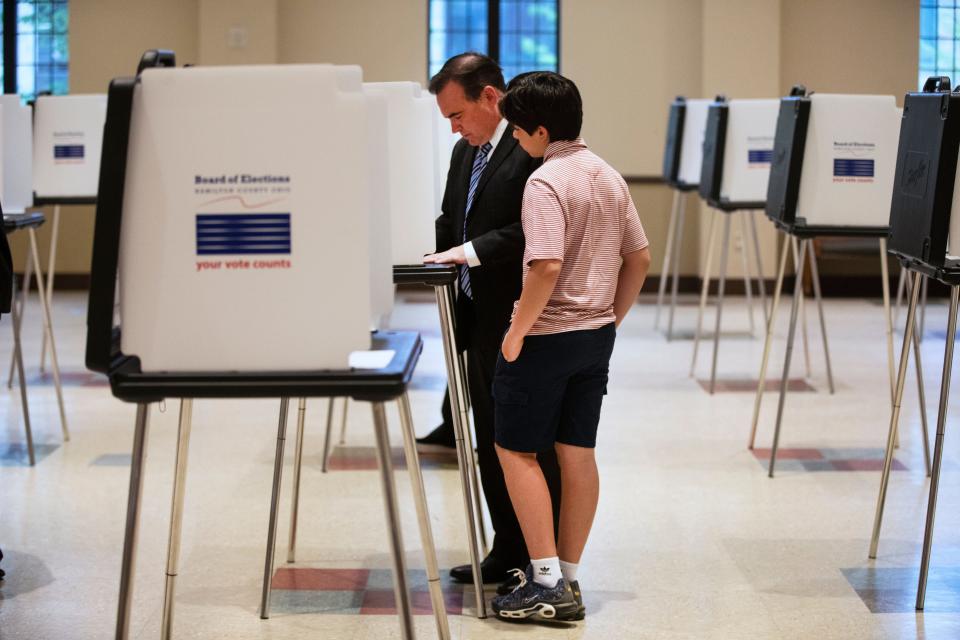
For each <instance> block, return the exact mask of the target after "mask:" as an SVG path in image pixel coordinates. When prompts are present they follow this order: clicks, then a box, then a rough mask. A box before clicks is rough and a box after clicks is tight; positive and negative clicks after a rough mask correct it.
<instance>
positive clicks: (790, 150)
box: [750, 85, 926, 477]
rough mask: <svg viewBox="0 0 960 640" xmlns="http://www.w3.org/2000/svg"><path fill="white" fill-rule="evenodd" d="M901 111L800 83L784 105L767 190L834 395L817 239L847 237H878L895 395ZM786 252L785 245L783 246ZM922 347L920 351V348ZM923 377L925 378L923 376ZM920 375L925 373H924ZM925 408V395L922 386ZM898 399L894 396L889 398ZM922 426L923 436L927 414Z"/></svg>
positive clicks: (797, 296) (796, 301) (875, 99)
mask: <svg viewBox="0 0 960 640" xmlns="http://www.w3.org/2000/svg"><path fill="white" fill-rule="evenodd" d="M899 129H900V112H899V110H898V109H897V105H896V101H895V99H894V97H893V96H878V95H841V94H819V93H818V94H811V95H807V93H806V89H805V88H804V87H803V86H802V85H798V86H796V87H794V88H793V89H792V90H791V92H790V95H788V96H785V97H784V98H782V99H781V101H780V109H779V115H778V119H777V132H776V140H775V143H774V152H773V157H774V160H773V166H772V168H771V172H770V181H769V187H768V190H767V198H766V200H767V202H766V213H767V217H769V218H770V219H771V220H772V221H773V222H774V224H775V225H776V226H777V227H778V228H779V229H781V230H782V231H784V232H785V233H787V234H788V236H789V237H788V240H787V241H788V243H789V245H790V249H791V250H792V252H793V253H794V255H795V258H794V260H795V262H796V264H797V265H799V266H798V267H797V269H796V270H797V272H800V271H802V270H803V268H804V267H803V265H804V264H806V262H807V261H809V264H810V269H811V275H812V284H813V288H814V294H815V296H816V299H817V309H818V312H819V319H820V329H821V334H822V338H823V345H824V358H825V362H826V369H827V381H828V386H829V389H830V392H831V393H833V391H834V383H833V372H832V369H831V363H830V355H829V349H828V346H827V333H826V321H825V319H824V314H823V306H822V304H821V295H820V278H819V273H818V271H817V263H816V257H815V253H814V249H813V247H812V244H811V243H812V238H815V237H818V236H848V237H861V238H878V239H879V240H880V264H881V273H882V283H881V284H882V286H883V294H884V295H883V299H884V311H885V318H886V321H887V356H888V366H889V369H890V378H891V387H890V388H891V395H892V393H893V385H894V375H893V327H892V324H891V321H890V302H889V301H890V293H889V278H888V274H887V258H886V245H885V243H886V235H887V231H888V219H889V212H888V207H889V200H890V192H891V189H892V186H893V176H894V164H895V162H896V148H897V144H896V140H897V136H898V133H899ZM785 246H786V245H785ZM786 251H787V249H786V248H785V254H784V255H782V256H781V261H780V269H779V270H778V273H777V281H776V294H775V296H774V300H775V304H776V303H777V302H779V292H780V289H781V287H782V284H783V277H784V270H785V267H786V257H787V256H786ZM800 281H801V279H800V278H797V280H796V283H795V290H794V296H793V308H792V309H791V321H790V329H789V332H788V338H787V353H786V359H785V363H784V369H783V373H782V379H781V385H780V400H779V405H778V410H777V418H776V424H775V428H774V435H773V446H772V447H771V452H770V459H769V470H768V474H769V475H770V476H771V477H772V476H773V471H774V466H775V464H776V459H777V451H778V445H779V438H780V433H781V426H782V418H783V406H784V400H785V396H786V393H787V390H788V384H787V378H788V375H789V369H790V360H791V355H792V348H793V339H794V337H795V329H796V317H797V313H798V308H799V306H800V304H802V288H801V284H800ZM771 340H772V327H769V328H768V332H767V343H766V344H765V346H764V355H763V361H762V363H761V368H760V379H761V380H763V379H764V378H765V376H766V367H767V361H768V358H769V349H770V341H771ZM917 348H919V346H918V347H917ZM918 374H919V372H918ZM918 377H919V375H918ZM764 386H765V385H764V384H763V383H758V386H757V399H756V403H755V405H754V415H753V420H754V421H753V424H752V427H751V436H750V446H751V447H752V446H753V443H754V440H755V437H756V430H757V420H758V417H759V408H760V401H761V397H762V395H763V391H764V389H763V387H764ZM920 398H921V409H922V408H923V407H922V405H923V404H924V396H923V394H922V387H921V396H920ZM891 399H892V398H891ZM921 416H924V423H923V428H924V432H925V428H926V423H925V412H924V411H921Z"/></svg>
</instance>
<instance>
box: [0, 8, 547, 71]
mask: <svg viewBox="0 0 960 640" xmlns="http://www.w3.org/2000/svg"><path fill="white" fill-rule="evenodd" d="M3 1H4V2H7V1H8V0H3ZM486 1H487V51H486V55H488V56H490V57H491V58H493V59H494V60H496V61H497V64H499V65H500V66H501V67H502V66H503V65H502V64H501V63H500V0H486ZM426 3H427V51H426V57H427V59H426V63H427V64H426V70H427V80H428V81H429V80H430V77H431V74H430V36H431V34H432V30H431V28H430V4H431V0H426ZM556 3H557V73H560V70H561V69H562V60H563V56H562V55H561V42H560V40H561V38H560V33H561V29H562V25H563V22H562V20H563V15H562V13H563V12H562V11H561V10H560V5H561V1H560V0H556ZM492 25H496V29H494V28H492Z"/></svg>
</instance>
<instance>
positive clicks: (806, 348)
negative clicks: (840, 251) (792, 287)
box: [790, 237, 813, 378]
mask: <svg viewBox="0 0 960 640" xmlns="http://www.w3.org/2000/svg"><path fill="white" fill-rule="evenodd" d="M790 242H791V244H792V245H793V265H794V268H795V270H796V272H797V278H799V279H800V281H801V282H802V281H803V260H802V259H801V258H800V256H799V255H798V251H797V239H796V237H791V238H790ZM805 298H806V296H805V295H804V293H803V286H802V285H801V287H800V302H799V307H798V313H799V314H800V324H801V336H802V338H803V361H804V365H805V366H806V377H807V378H809V377H810V376H811V375H813V374H812V373H811V372H810V340H809V337H808V336H807V311H806V307H805V306H804V302H805Z"/></svg>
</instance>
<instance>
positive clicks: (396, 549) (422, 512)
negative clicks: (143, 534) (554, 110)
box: [86, 51, 486, 638]
mask: <svg viewBox="0 0 960 640" xmlns="http://www.w3.org/2000/svg"><path fill="white" fill-rule="evenodd" d="M108 96H109V97H108V103H107V115H106V126H105V129H104V135H103V163H102V165H101V169H100V174H99V191H98V202H97V214H96V228H95V235H94V250H93V265H92V273H91V291H90V304H89V309H88V319H87V325H88V336H87V350H86V362H87V366H88V367H89V368H90V369H92V370H94V371H99V372H103V373H105V374H107V375H108V377H109V379H110V384H111V390H112V392H113V394H114V395H115V396H116V397H117V398H119V399H121V400H123V401H126V402H131V403H135V404H136V405H137V417H136V422H135V431H134V445H133V456H132V466H131V476H130V487H129V500H128V508H127V516H126V529H125V537H124V548H123V557H122V570H121V580H120V598H119V604H118V615H117V628H116V635H117V637H118V638H125V637H127V635H128V630H129V625H130V615H131V606H132V593H133V584H134V562H135V559H136V556H137V534H138V530H139V527H140V510H141V509H140V496H141V492H142V468H143V461H144V458H145V455H146V442H147V439H146V434H147V429H148V423H149V412H150V405H152V404H154V403H157V402H160V401H162V400H164V399H166V398H179V399H180V400H181V408H180V421H179V427H178V429H179V431H178V445H177V453H176V459H175V474H174V485H173V490H172V494H173V498H172V504H173V506H172V510H171V517H170V535H169V542H168V553H167V571H166V574H167V575H166V590H165V596H164V607H163V616H162V620H161V626H162V633H163V634H164V637H169V634H170V632H171V629H172V627H173V624H174V606H173V603H174V592H175V584H176V576H177V574H178V572H179V571H178V566H179V546H180V531H181V527H182V520H183V517H184V514H183V492H184V487H185V483H186V461H187V455H188V447H189V438H190V431H191V424H192V403H193V401H194V400H195V399H231V398H250V397H260V398H276V399H278V400H279V401H280V402H279V404H280V412H279V419H278V427H277V445H276V458H275V465H274V473H273V482H272V488H271V494H272V497H271V508H270V515H269V521H268V523H267V535H266V553H265V560H264V572H263V589H262V595H261V602H260V616H261V617H262V618H268V617H269V614H270V594H271V582H272V577H273V573H274V557H275V547H276V535H277V523H278V519H279V512H280V505H279V500H278V499H279V495H280V487H281V480H282V466H283V465H282V462H283V458H284V449H285V441H286V433H287V414H288V412H289V405H290V404H291V400H296V401H297V402H298V410H297V435H296V445H295V451H294V461H295V462H294V474H293V480H292V482H293V492H292V493H293V498H292V499H293V503H292V507H291V513H290V515H291V527H290V541H289V547H288V554H287V559H288V561H289V562H293V561H294V560H295V544H296V538H297V517H298V516H297V514H298V507H299V504H298V503H299V489H300V469H301V462H302V451H303V447H304V441H305V414H306V402H307V398H310V397H322V398H328V399H329V402H330V405H329V406H330V407H332V403H333V400H334V399H335V398H350V399H351V400H353V401H356V402H361V403H365V404H369V405H370V406H371V407H372V412H373V418H374V429H375V436H376V445H377V459H378V462H379V466H380V471H381V474H380V484H381V490H382V494H383V502H384V513H385V516H386V530H387V538H388V540H389V544H390V549H391V554H392V561H393V577H394V591H395V595H396V601H397V610H398V613H399V618H400V630H401V637H403V638H412V637H414V626H413V618H412V606H411V600H410V593H409V589H408V586H407V582H406V580H407V579H406V574H405V567H406V561H405V558H404V547H403V540H402V531H401V525H400V518H399V513H398V505H397V498H396V490H395V487H394V480H393V466H392V462H391V456H390V447H389V438H388V434H387V433H388V432H387V425H386V412H385V403H387V402H392V401H397V402H398V403H399V409H400V411H399V414H400V418H401V420H400V422H401V425H400V426H401V432H402V434H403V441H404V450H405V454H406V457H407V467H408V469H409V471H410V474H411V481H412V484H413V493H414V503H415V507H416V512H417V521H418V525H419V535H420V543H421V546H422V549H423V552H424V555H425V561H426V566H427V577H428V584H429V590H430V596H431V602H432V604H433V612H434V616H435V620H436V626H437V633H438V636H439V637H440V638H449V637H450V631H449V626H448V622H447V618H446V610H445V605H444V600H443V595H442V593H441V590H440V577H439V573H438V567H437V561H436V551H435V547H434V542H433V535H432V531H431V525H430V516H429V513H428V507H427V500H426V494H425V490H424V485H423V478H422V475H421V473H420V466H419V462H418V457H417V451H416V446H415V442H414V432H413V426H412V418H411V412H410V405H409V401H408V398H407V388H408V385H409V383H410V379H411V376H412V374H413V371H414V368H415V366H416V363H417V359H418V357H419V354H420V351H421V349H422V342H421V339H420V337H419V335H418V334H416V333H413V332H402V331H401V332H398V331H390V330H388V329H387V328H386V327H387V324H386V323H387V320H388V318H389V314H390V311H391V308H392V304H393V297H394V291H393V289H394V284H395V283H397V282H400V283H402V282H425V283H428V284H432V285H433V286H434V288H435V290H436V291H437V297H438V302H440V316H441V329H442V334H443V336H444V347H445V354H446V359H447V367H448V375H449V376H450V389H451V398H452V399H455V400H457V399H458V400H459V406H460V407H461V408H462V415H461V416H460V417H461V418H465V416H466V408H465V405H466V402H467V398H466V393H465V390H464V389H465V386H464V385H463V373H464V372H463V370H462V367H461V361H460V359H459V357H458V355H457V349H456V346H455V344H454V343H453V326H452V303H451V301H452V288H453V286H454V283H455V279H456V275H455V270H454V269H453V268H452V267H445V266H440V267H424V266H423V265H422V256H423V255H424V254H425V253H429V252H431V251H432V250H433V248H434V219H435V218H436V216H437V215H438V213H439V209H440V201H441V197H442V189H443V186H444V180H445V176H446V165H447V163H448V161H449V154H450V151H451V148H452V144H453V137H452V135H451V134H450V132H449V128H448V127H447V126H446V123H445V122H444V120H443V119H442V118H441V116H440V114H439V111H438V110H437V108H436V104H435V100H434V98H433V97H432V96H430V95H429V94H427V93H426V92H425V91H423V90H422V89H421V88H420V86H419V85H418V84H416V83H411V82H384V83H365V82H363V77H362V71H361V69H360V68H359V67H356V66H335V65H321V64H314V65H294V66H253V67H243V66H241V67H210V68H206V67H187V68H177V67H176V66H175V56H174V54H173V53H172V52H168V51H151V52H147V53H146V54H145V55H144V57H143V59H142V60H141V63H140V66H139V68H138V71H137V75H136V76H134V77H129V78H117V79H115V80H114V81H113V82H112V83H111V85H110V90H109V94H108ZM251 122H255V123H256V125H255V126H251ZM200 139H202V140H204V144H202V145H197V144H195V143H194V141H196V140H200ZM238 309H240V310H242V312H241V313H236V312H235V311H236V310H238ZM458 392H459V397H458V396H457V394H458ZM458 413H459V412H458ZM329 414H330V411H328V432H327V436H326V439H327V441H328V442H329ZM456 426H457V429H458V436H457V437H458V454H459V457H458V462H459V467H460V476H461V482H462V488H463V491H464V517H465V523H466V526H467V528H468V530H467V535H466V539H467V541H468V545H467V546H468V551H469V553H470V560H471V563H473V564H474V566H475V567H477V568H478V567H479V558H480V554H479V550H478V542H477V535H478V532H477V526H478V524H477V517H478V513H479V496H478V495H477V492H476V491H475V488H476V475H475V469H474V468H473V455H472V450H473V447H472V443H471V439H470V438H471V436H470V435H469V422H468V421H464V422H461V421H460V420H457V425H456ZM468 443H471V444H468ZM325 455H326V454H325ZM471 476H472V477H471ZM319 490H322V487H321V488H319ZM151 524H155V523H151ZM307 533H308V532H307ZM317 560H322V559H319V558H318V559H317ZM474 575H475V576H477V579H478V580H479V576H480V571H479V570H475V571H474ZM475 586H476V587H477V588H476V591H477V593H476V598H477V615H478V616H480V617H483V616H485V615H486V614H485V608H484V601H483V590H482V586H481V585H475Z"/></svg>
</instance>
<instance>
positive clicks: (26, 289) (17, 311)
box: [7, 251, 33, 389]
mask: <svg viewBox="0 0 960 640" xmlns="http://www.w3.org/2000/svg"><path fill="white" fill-rule="evenodd" d="M31 278H33V254H32V253H30V252H29V251H27V264H26V266H25V267H24V269H23V282H22V283H21V284H20V295H19V296H15V297H14V299H13V304H12V305H11V307H10V319H11V321H12V322H13V330H14V331H15V332H16V335H17V336H18V338H19V336H20V327H21V326H22V324H23V312H24V309H26V308H27V295H28V294H29V293H30V280H31ZM14 366H16V355H15V354H14V355H13V356H11V358H10V371H9V372H8V373H7V389H13V369H14Z"/></svg>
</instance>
